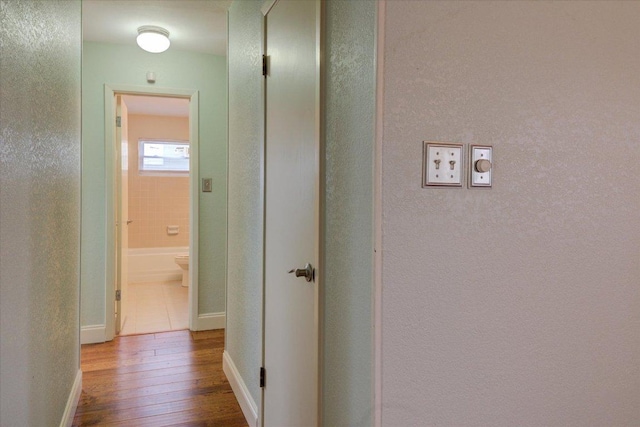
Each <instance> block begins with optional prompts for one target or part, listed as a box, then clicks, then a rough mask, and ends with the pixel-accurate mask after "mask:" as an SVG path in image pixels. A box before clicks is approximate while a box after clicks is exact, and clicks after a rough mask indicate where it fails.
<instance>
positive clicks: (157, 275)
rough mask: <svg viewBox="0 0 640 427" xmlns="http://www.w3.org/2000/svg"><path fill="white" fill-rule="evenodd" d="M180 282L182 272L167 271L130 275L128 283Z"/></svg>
mask: <svg viewBox="0 0 640 427" xmlns="http://www.w3.org/2000/svg"><path fill="white" fill-rule="evenodd" d="M179 280H182V271H181V270H178V271H177V272H176V271H175V270H167V271H154V272H140V273H130V274H129V277H128V281H129V283H147V282H175V281H179Z"/></svg>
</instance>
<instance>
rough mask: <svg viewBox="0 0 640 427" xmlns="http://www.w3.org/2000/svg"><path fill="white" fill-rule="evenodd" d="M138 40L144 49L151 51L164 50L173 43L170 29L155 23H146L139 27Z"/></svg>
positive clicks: (158, 51)
mask: <svg viewBox="0 0 640 427" xmlns="http://www.w3.org/2000/svg"><path fill="white" fill-rule="evenodd" d="M136 42H137V43H138V46H140V47H141V48H142V49H144V50H146V51H147V52H151V53H160V52H164V51H165V50H167V49H169V46H170V45H171V41H169V31H167V30H165V29H164V28H162V27H155V26H153V25H144V26H142V27H140V28H138V37H137V38H136Z"/></svg>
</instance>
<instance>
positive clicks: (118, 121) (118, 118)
mask: <svg viewBox="0 0 640 427" xmlns="http://www.w3.org/2000/svg"><path fill="white" fill-rule="evenodd" d="M116 127H117V128H120V127H122V117H121V116H117V117H116Z"/></svg>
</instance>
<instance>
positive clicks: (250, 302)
mask: <svg viewBox="0 0 640 427" xmlns="http://www.w3.org/2000/svg"><path fill="white" fill-rule="evenodd" d="M262 4H263V1H262V0H253V1H248V0H243V1H236V2H234V3H233V5H232V6H231V8H230V10H229V283H228V300H227V301H228V303H227V336H226V339H227V343H226V349H227V351H228V352H229V354H230V356H231V358H232V359H233V361H234V364H235V365H236V367H237V368H238V371H239V373H240V375H241V376H242V378H243V380H244V381H245V383H246V385H247V387H248V388H249V392H250V393H251V396H252V397H253V399H254V400H255V401H256V402H257V403H258V405H259V404H260V389H259V388H258V384H257V381H255V378H257V377H258V369H259V367H260V364H261V361H262V356H261V355H262V323H261V321H262V319H261V313H262V299H261V298H262V280H263V279H262V249H263V199H262V193H261V191H260V185H261V176H262V171H263V169H262V158H261V150H262V144H263V128H262V123H263V110H262V79H263V78H262V76H261V54H262V52H261V43H262V13H261V11H260V8H261V6H262ZM325 6H326V7H325V13H326V14H325V18H326V27H325V34H326V39H325V42H326V54H325V55H324V58H325V59H326V62H325V70H326V80H325V82H324V84H325V87H326V91H325V95H326V104H325V113H326V123H325V134H326V140H325V146H326V153H325V154H326V158H325V167H326V172H327V174H326V180H325V209H324V219H325V223H324V225H325V234H324V238H323V240H324V245H325V248H326V257H325V260H324V269H323V272H324V277H325V281H324V286H325V289H324V290H323V293H324V299H323V308H324V312H323V317H324V323H323V336H324V342H323V350H324V353H323V360H324V366H323V368H322V370H323V377H322V386H323V397H322V401H323V407H322V412H323V418H324V424H325V425H327V426H347V425H349V426H367V425H371V422H372V421H371V416H372V401H373V399H372V397H373V391H372V387H373V378H372V374H371V373H372V302H371V301H372V289H373V278H372V271H373V261H372V260H373V152H374V149H373V147H374V125H375V122H374V120H375V34H376V2H375V1H372V0H365V1H348V2H345V1H329V2H327V3H326V4H325Z"/></svg>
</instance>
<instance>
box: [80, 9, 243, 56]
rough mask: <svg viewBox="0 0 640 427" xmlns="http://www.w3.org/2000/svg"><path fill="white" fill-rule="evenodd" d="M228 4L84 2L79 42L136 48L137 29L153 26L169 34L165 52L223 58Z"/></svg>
mask: <svg viewBox="0 0 640 427" xmlns="http://www.w3.org/2000/svg"><path fill="white" fill-rule="evenodd" d="M231 3H232V0H84V1H83V2H82V30H83V39H84V40H86V41H97V42H105V43H118V44H127V45H130V46H136V36H137V35H138V27H141V26H143V25H156V26H159V27H163V28H165V29H167V30H168V31H169V33H170V36H169V38H170V39H171V47H170V48H169V49H179V50H190V51H195V52H203V53H211V54H216V55H226V46H227V41H226V40H227V13H226V12H227V9H228V8H229V6H230V5H231ZM160 55H161V54H160Z"/></svg>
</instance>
